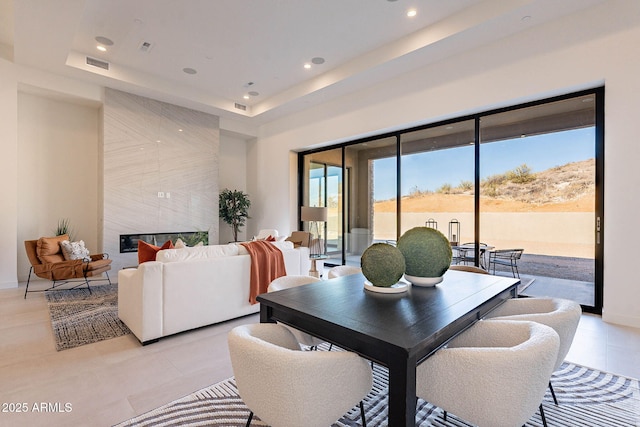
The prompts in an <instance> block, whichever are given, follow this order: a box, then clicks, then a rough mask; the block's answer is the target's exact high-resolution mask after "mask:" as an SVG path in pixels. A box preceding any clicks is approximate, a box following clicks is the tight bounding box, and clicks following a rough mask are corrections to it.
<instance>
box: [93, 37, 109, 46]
mask: <svg viewBox="0 0 640 427" xmlns="http://www.w3.org/2000/svg"><path fill="white" fill-rule="evenodd" d="M96 41H97V42H98V43H100V44H103V45H105V46H113V40H111V39H110V38H107V37H103V36H97V37H96Z"/></svg>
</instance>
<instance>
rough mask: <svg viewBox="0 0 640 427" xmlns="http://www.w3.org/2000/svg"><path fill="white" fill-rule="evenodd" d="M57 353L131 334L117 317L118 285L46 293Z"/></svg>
mask: <svg viewBox="0 0 640 427" xmlns="http://www.w3.org/2000/svg"><path fill="white" fill-rule="evenodd" d="M45 296H46V298H47V304H48V306H49V316H50V317H51V327H52V328H53V335H54V337H55V339H56V350H58V351H60V350H66V349H69V348H74V347H78V346H81V345H85V344H91V343H94V342H98V341H103V340H108V339H111V338H116V337H119V336H122V335H127V334H130V333H131V331H130V330H129V328H127V325H125V324H124V323H122V321H121V320H120V319H119V318H118V285H117V284H111V285H100V286H91V292H89V290H88V289H87V288H86V287H83V288H78V289H63V290H55V291H47V292H46V293H45Z"/></svg>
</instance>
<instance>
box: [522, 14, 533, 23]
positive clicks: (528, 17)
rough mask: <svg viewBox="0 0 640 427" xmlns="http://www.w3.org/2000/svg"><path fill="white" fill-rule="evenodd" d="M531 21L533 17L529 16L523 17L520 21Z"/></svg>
mask: <svg viewBox="0 0 640 427" xmlns="http://www.w3.org/2000/svg"><path fill="white" fill-rule="evenodd" d="M530 19H531V16H529V15H525V16H523V17H522V18H520V20H521V21H522V22H527V21H528V20H530Z"/></svg>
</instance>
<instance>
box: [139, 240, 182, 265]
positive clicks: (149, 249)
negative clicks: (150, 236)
mask: <svg viewBox="0 0 640 427" xmlns="http://www.w3.org/2000/svg"><path fill="white" fill-rule="evenodd" d="M162 249H173V243H171V240H167V241H166V242H164V244H163V245H162V246H160V247H158V246H156V245H152V244H151V243H147V242H145V241H142V240H138V264H142V263H144V262H148V261H155V260H156V254H157V253H158V251H160V250H162Z"/></svg>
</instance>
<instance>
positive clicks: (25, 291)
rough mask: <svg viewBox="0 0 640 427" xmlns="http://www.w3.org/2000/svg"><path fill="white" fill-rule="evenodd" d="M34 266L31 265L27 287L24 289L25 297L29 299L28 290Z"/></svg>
mask: <svg viewBox="0 0 640 427" xmlns="http://www.w3.org/2000/svg"><path fill="white" fill-rule="evenodd" d="M32 271H33V267H29V277H27V288H26V289H25V290H24V299H27V292H28V291H29V282H30V281H31V272H32Z"/></svg>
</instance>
